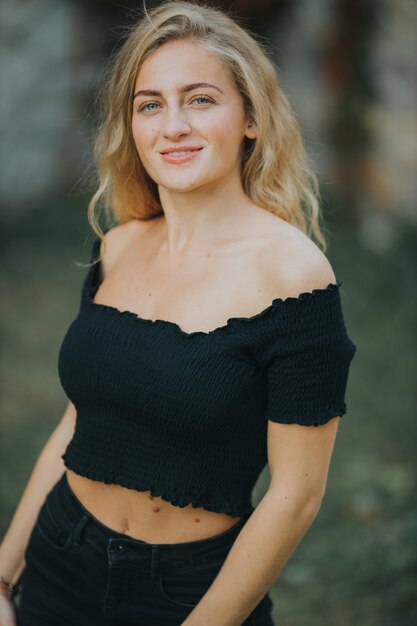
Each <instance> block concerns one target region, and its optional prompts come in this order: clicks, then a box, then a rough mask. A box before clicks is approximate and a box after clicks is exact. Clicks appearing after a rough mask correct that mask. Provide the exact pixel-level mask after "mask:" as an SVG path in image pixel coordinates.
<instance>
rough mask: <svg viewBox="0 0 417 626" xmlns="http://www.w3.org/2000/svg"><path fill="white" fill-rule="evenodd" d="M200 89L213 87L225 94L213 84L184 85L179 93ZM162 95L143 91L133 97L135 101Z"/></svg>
mask: <svg viewBox="0 0 417 626" xmlns="http://www.w3.org/2000/svg"><path fill="white" fill-rule="evenodd" d="M200 87H212V88H213V89H217V91H220V93H223V91H222V90H221V89H220V88H219V87H216V85H212V84H211V83H190V84H189V85H183V86H182V87H179V88H178V92H179V93H187V92H188V91H192V90H193V89H199V88H200ZM161 95H162V94H161V92H160V91H157V90H156V89H141V90H139V91H137V92H136V93H135V95H134V96H133V100H134V99H135V98H136V97H137V96H161Z"/></svg>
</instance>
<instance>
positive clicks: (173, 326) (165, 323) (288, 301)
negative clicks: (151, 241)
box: [84, 239, 343, 337]
mask: <svg viewBox="0 0 417 626" xmlns="http://www.w3.org/2000/svg"><path fill="white" fill-rule="evenodd" d="M99 243H100V240H99V239H96V241H95V242H94V246H93V254H92V258H91V260H95V259H96V256H97V254H96V253H97V252H98V244H99ZM99 266H100V263H97V264H96V265H95V266H94V267H93V268H91V270H92V271H91V273H90V277H89V280H87V281H86V283H85V286H84V288H85V290H86V292H85V294H84V295H85V296H86V299H87V304H88V306H89V308H90V310H95V311H97V312H98V311H101V312H103V313H106V314H110V315H114V316H118V317H120V316H123V317H125V318H129V319H130V318H131V319H134V320H135V321H136V322H138V323H141V324H147V325H149V326H156V325H159V326H160V327H161V328H165V329H167V330H174V331H176V332H178V333H179V334H181V335H182V336H184V337H197V336H200V337H204V336H205V337H207V336H209V335H213V334H214V333H219V332H221V331H227V330H229V329H230V328H231V327H232V325H233V324H236V323H252V322H254V321H255V320H258V319H260V318H262V317H265V316H266V315H268V313H269V312H270V311H272V310H274V309H276V308H278V307H280V306H283V305H284V306H286V307H287V306H294V305H299V304H300V303H301V302H305V301H308V300H310V299H311V298H314V297H315V296H321V295H324V294H326V293H329V292H333V291H336V290H338V289H339V288H340V287H341V286H342V285H343V282H342V281H341V280H339V279H338V278H336V282H335V283H329V284H328V285H327V287H318V288H317V289H313V290H312V291H304V292H302V293H300V294H299V295H298V296H289V297H288V298H284V299H283V298H274V300H272V302H271V304H270V305H269V306H267V307H266V308H265V309H263V310H262V311H260V312H259V313H255V315H252V316H250V317H229V319H228V320H227V322H226V323H225V324H223V325H221V326H217V327H216V328H213V329H212V330H209V331H204V330H196V331H193V332H190V333H187V332H186V331H185V330H183V329H182V328H181V326H179V324H177V323H176V322H170V321H169V320H161V319H155V320H151V319H149V318H146V317H141V316H140V315H139V314H137V313H133V312H132V311H127V310H125V311H121V310H120V309H118V308H117V307H115V306H111V305H109V304H101V303H97V302H94V295H92V292H94V293H95V292H96V291H97V290H98V288H99V285H98V284H95V277H96V276H97V272H98V271H99Z"/></svg>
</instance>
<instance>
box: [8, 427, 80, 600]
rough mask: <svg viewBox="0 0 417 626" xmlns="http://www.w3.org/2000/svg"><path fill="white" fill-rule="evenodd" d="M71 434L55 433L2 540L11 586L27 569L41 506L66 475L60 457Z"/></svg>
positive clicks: (33, 471) (45, 448)
mask: <svg viewBox="0 0 417 626" xmlns="http://www.w3.org/2000/svg"><path fill="white" fill-rule="evenodd" d="M68 434H69V433H68V432H66V431H65V429H64V427H63V426H62V424H59V425H58V426H57V427H56V428H55V430H54V431H53V432H52V434H51V436H50V437H49V439H48V440H47V442H46V444H45V446H44V448H43V449H42V452H41V453H40V455H39V457H38V459H37V461H36V464H35V465H34V468H33V470H32V473H31V475H30V478H29V480H28V482H27V484H26V487H25V489H24V491H23V495H22V497H21V499H20V501H19V504H18V506H17V508H16V510H15V513H14V515H13V517H12V520H11V523H10V525H9V528H8V530H7V532H6V534H5V535H4V537H3V540H2V543H1V545H0V575H1V576H3V577H4V578H5V579H6V580H8V581H9V582H12V583H16V582H17V581H18V580H19V578H20V576H21V574H22V572H23V570H24V568H25V560H24V552H25V549H26V546H27V543H28V541H29V537H30V534H31V532H32V529H33V526H34V524H35V521H36V518H37V515H38V513H39V510H40V508H41V505H42V503H43V501H44V499H45V497H46V494H47V493H48V492H49V491H50V489H51V488H52V486H53V485H54V484H55V482H56V481H57V480H58V479H59V478H60V476H62V473H63V472H64V471H65V467H64V463H63V460H62V459H61V458H60V456H61V454H63V452H64V449H65V447H66V445H67V442H68ZM2 592H3V591H2V590H0V593H2ZM4 593H7V592H4Z"/></svg>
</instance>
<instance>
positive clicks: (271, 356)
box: [261, 279, 356, 426]
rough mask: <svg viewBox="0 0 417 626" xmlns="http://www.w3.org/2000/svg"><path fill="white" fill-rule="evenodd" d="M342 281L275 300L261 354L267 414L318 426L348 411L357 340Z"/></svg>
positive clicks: (276, 418) (289, 422)
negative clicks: (345, 307) (348, 316)
mask: <svg viewBox="0 0 417 626" xmlns="http://www.w3.org/2000/svg"><path fill="white" fill-rule="evenodd" d="M341 285H342V282H341V281H339V280H338V279H336V283H330V284H329V285H328V286H327V287H326V288H323V289H315V290H313V291H312V292H305V293H303V294H300V295H299V296H298V297H296V298H287V299H286V300H278V301H275V302H274V312H273V313H274V314H273V315H270V316H269V317H268V325H267V328H266V332H265V335H264V341H263V350H262V354H261V360H262V363H263V367H264V368H265V373H266V381H267V403H266V415H265V417H266V419H268V420H271V421H273V422H283V423H287V424H292V423H296V424H303V425H306V426H319V425H320V424H324V423H325V422H327V421H329V420H330V419H331V418H332V417H335V416H337V415H339V416H342V415H344V414H345V413H346V412H347V406H346V403H345V392H346V386H347V380H348V374H349V368H350V364H351V361H352V358H353V356H354V354H355V352H356V345H355V344H354V343H353V341H352V340H351V339H350V337H349V336H348V333H347V330H346V326H345V321H344V316H343V311H342V305H341V299H340V291H339V288H340V286H341Z"/></svg>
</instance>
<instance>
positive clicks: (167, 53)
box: [136, 40, 233, 88]
mask: <svg viewBox="0 0 417 626" xmlns="http://www.w3.org/2000/svg"><path fill="white" fill-rule="evenodd" d="M209 79H210V80H209ZM203 81H206V82H214V84H220V83H222V84H223V85H226V84H228V83H229V84H230V83H233V79H232V76H231V75H230V73H229V71H228V69H227V68H226V66H225V65H224V63H223V62H222V61H221V59H219V58H218V57H217V56H216V55H215V54H213V53H212V52H209V51H208V50H206V49H205V48H204V47H203V46H202V45H201V44H200V43H199V42H195V41H190V40H184V41H182V40H181V41H168V42H166V43H164V44H162V45H161V46H160V47H159V48H158V49H157V50H155V52H153V53H152V54H151V55H150V56H149V57H148V58H147V59H146V61H145V62H144V63H143V65H142V67H141V68H140V70H139V73H138V75H137V77H136V87H137V86H138V85H141V87H150V88H151V87H157V85H156V83H158V86H159V87H162V86H163V85H161V83H163V84H164V85H167V84H174V83H182V82H188V83H191V82H203Z"/></svg>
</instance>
